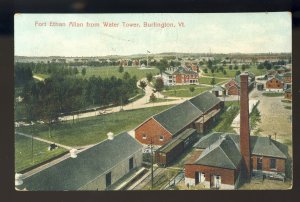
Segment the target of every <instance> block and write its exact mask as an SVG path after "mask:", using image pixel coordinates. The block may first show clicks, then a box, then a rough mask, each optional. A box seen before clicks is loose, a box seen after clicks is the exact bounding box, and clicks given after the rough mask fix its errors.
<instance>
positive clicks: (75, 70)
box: [73, 67, 79, 75]
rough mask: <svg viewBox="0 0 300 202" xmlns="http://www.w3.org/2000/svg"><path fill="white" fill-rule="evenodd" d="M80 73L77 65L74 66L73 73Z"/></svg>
mask: <svg viewBox="0 0 300 202" xmlns="http://www.w3.org/2000/svg"><path fill="white" fill-rule="evenodd" d="M78 73H79V71H78V69H77V67H74V68H73V74H75V75H76V74H78Z"/></svg>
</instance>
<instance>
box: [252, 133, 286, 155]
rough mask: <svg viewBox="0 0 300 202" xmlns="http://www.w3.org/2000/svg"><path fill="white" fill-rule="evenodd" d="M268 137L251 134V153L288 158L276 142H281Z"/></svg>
mask: <svg viewBox="0 0 300 202" xmlns="http://www.w3.org/2000/svg"><path fill="white" fill-rule="evenodd" d="M275 142H276V141H275V140H271V141H270V139H269V138H268V137H257V136H251V143H250V144H251V154H254V155H259V156H270V157H278V158H284V159H286V158H287V156H286V155H285V154H284V153H283V151H281V150H280V149H279V148H278V146H277V145H276V144H280V143H279V142H276V143H275Z"/></svg>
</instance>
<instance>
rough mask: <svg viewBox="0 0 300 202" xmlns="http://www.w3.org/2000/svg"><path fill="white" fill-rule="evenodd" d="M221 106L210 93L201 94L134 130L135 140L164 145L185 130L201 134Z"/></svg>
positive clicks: (218, 100) (221, 103) (222, 104)
mask: <svg viewBox="0 0 300 202" xmlns="http://www.w3.org/2000/svg"><path fill="white" fill-rule="evenodd" d="M223 106H224V102H223V101H221V100H220V99H219V98H217V97H216V96H215V95H213V94H212V93H210V92H204V93H201V94H200V95H198V96H196V97H193V98H192V99H190V100H187V101H185V102H183V103H181V104H178V105H176V106H174V107H171V108H169V109H167V110H165V111H163V112H161V113H159V114H156V115H154V116H152V117H150V118H149V119H147V120H146V121H145V122H143V123H142V124H141V125H139V126H138V127H137V128H136V129H135V138H136V139H137V140H138V141H139V142H141V143H143V144H150V143H152V144H154V145H164V144H166V143H167V142H169V141H170V140H171V139H173V138H174V137H176V136H177V135H179V134H180V133H182V132H183V131H184V130H185V129H187V128H194V129H196V130H197V132H199V133H203V132H205V131H206V130H207V129H208V128H209V127H210V125H211V124H212V123H213V122H214V119H215V117H216V116H217V115H218V114H219V112H220V110H221V109H222V107H223Z"/></svg>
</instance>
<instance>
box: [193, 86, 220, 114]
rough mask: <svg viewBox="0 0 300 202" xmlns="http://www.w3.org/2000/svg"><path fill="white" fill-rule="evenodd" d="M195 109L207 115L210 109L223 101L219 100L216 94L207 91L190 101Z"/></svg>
mask: <svg viewBox="0 0 300 202" xmlns="http://www.w3.org/2000/svg"><path fill="white" fill-rule="evenodd" d="M189 102H191V103H192V104H193V105H194V106H195V107H197V108H198V109H199V110H201V111H202V112H203V113H206V112H207V111H208V110H209V109H211V108H212V107H214V106H215V105H216V104H218V103H220V102H221V100H220V99H219V98H217V97H216V96H215V95H214V94H212V93H210V92H208V91H206V92H204V93H201V94H200V95H197V96H195V97H193V98H192V99H190V100H189Z"/></svg>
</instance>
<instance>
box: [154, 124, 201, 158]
mask: <svg viewBox="0 0 300 202" xmlns="http://www.w3.org/2000/svg"><path fill="white" fill-rule="evenodd" d="M195 134H197V131H196V130H195V129H193V128H188V129H186V130H184V131H183V132H181V133H180V134H179V135H178V136H176V137H175V138H173V139H172V140H171V141H170V142H168V143H167V144H165V145H163V146H162V147H160V148H159V149H157V150H156V151H157V152H164V153H167V152H169V151H171V150H172V149H173V148H174V147H176V146H177V145H178V144H180V143H181V142H182V141H184V140H186V139H187V138H188V137H190V136H192V135H195Z"/></svg>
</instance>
